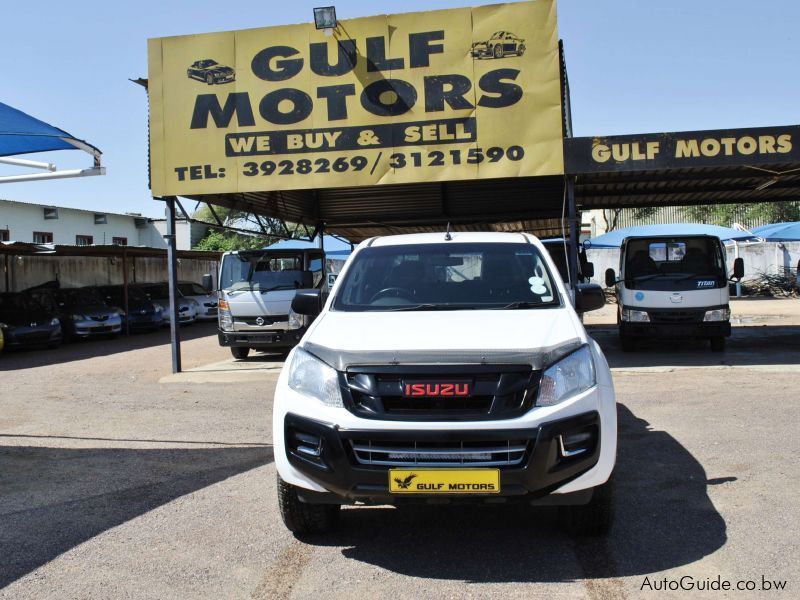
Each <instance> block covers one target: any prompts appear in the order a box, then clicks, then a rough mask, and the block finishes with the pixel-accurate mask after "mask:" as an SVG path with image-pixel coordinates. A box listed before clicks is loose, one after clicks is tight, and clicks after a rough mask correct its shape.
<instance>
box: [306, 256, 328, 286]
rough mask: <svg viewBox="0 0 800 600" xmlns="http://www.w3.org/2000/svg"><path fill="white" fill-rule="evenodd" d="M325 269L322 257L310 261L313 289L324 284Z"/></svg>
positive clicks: (309, 268) (309, 267)
mask: <svg viewBox="0 0 800 600" xmlns="http://www.w3.org/2000/svg"><path fill="white" fill-rule="evenodd" d="M323 267H324V262H323V260H322V258H321V257H319V258H312V259H310V260H309V261H308V270H309V271H310V272H311V275H312V277H313V279H312V287H315V288H316V287H319V286H320V285H321V284H322V269H323Z"/></svg>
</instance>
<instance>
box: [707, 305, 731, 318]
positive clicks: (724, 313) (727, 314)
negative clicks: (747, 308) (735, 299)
mask: <svg viewBox="0 0 800 600" xmlns="http://www.w3.org/2000/svg"><path fill="white" fill-rule="evenodd" d="M730 318H731V309H730V308H717V309H714V310H707V311H706V314H705V316H703V321H730Z"/></svg>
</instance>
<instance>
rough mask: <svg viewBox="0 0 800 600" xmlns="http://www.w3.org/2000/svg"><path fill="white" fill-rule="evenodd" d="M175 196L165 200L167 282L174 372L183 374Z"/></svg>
mask: <svg viewBox="0 0 800 600" xmlns="http://www.w3.org/2000/svg"><path fill="white" fill-rule="evenodd" d="M175 200H176V199H175V196H167V197H166V198H164V201H165V204H166V206H167V235H165V236H164V240H165V241H166V242H167V281H168V282H169V315H170V319H169V333H170V342H171V345H172V372H173V373H180V372H181V333H180V323H179V321H178V259H177V256H176V250H177V243H176V239H175Z"/></svg>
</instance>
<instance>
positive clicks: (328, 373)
mask: <svg viewBox="0 0 800 600" xmlns="http://www.w3.org/2000/svg"><path fill="white" fill-rule="evenodd" d="M289 387H290V388H292V389H293V390H294V391H295V392H298V393H300V394H303V395H305V396H311V397H312V398H314V399H316V400H319V401H320V402H322V403H323V404H324V405H325V406H332V407H335V408H341V407H343V406H344V404H343V403H342V392H341V391H340V390H339V376H338V375H337V374H336V371H335V370H334V369H332V368H331V367H329V366H328V365H326V364H325V363H324V362H322V361H321V360H319V359H318V358H315V357H313V356H312V355H310V354H309V353H308V352H306V351H304V350H301V349H300V348H296V349H295V351H294V355H293V357H292V365H291V366H290V367H289Z"/></svg>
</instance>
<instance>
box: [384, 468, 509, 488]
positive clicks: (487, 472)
mask: <svg viewBox="0 0 800 600" xmlns="http://www.w3.org/2000/svg"><path fill="white" fill-rule="evenodd" d="M389 492H391V493H392V494H497V493H499V492H500V470H499V469H390V470H389Z"/></svg>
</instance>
